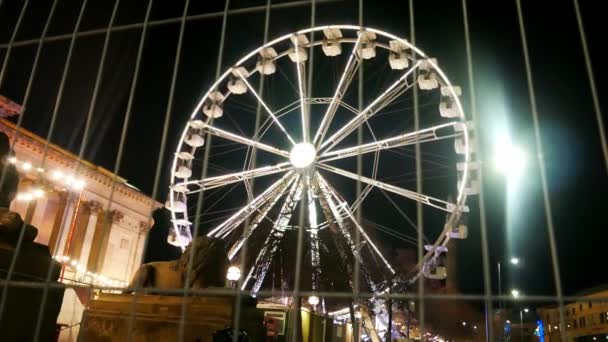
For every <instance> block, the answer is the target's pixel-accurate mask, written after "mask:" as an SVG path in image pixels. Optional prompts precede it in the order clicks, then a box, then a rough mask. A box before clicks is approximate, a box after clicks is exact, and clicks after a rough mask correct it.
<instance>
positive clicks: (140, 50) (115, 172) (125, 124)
mask: <svg viewBox="0 0 608 342" xmlns="http://www.w3.org/2000/svg"><path fill="white" fill-rule="evenodd" d="M153 1H154V0H149V1H148V5H147V8H146V15H145V18H144V25H143V27H142V30H141V34H140V37H139V46H138V48H137V57H136V59H135V66H134V70H133V79H132V81H131V87H130V89H129V99H128V101H127V108H126V110H125V117H124V120H123V124H122V129H121V133H120V140H119V143H118V152H117V154H116V160H115V162H114V169H113V171H112V173H113V174H112V186H111V189H110V195H109V198H108V206H107V209H106V212H107V211H108V209H109V208H110V207H111V205H112V202H113V199H114V192H115V190H116V185H117V178H118V173H119V172H120V166H121V164H122V156H123V152H124V145H125V141H126V138H127V131H128V128H129V123H130V121H131V112H132V110H133V102H134V99H135V91H136V89H137V81H138V79H139V71H140V67H141V60H142V56H143V48H144V43H145V39H146V32H147V29H148V26H147V23H148V21H149V19H150V12H151V9H152V4H153ZM153 202H154V201H153ZM106 222H107V220H106ZM135 246H136V247H137V244H136V245H135ZM145 250H146V242H145V241H144V246H143V248H142V253H143V252H145ZM142 259H143V258H142ZM138 285H139V284H135V286H136V288H137V286H138ZM136 301H137V290H134V293H133V300H132V302H131V305H130V308H129V321H128V322H127V326H128V329H127V331H132V329H131V328H132V325H133V322H134V320H135V319H134V318H135V302H136ZM128 336H129V337H128V339H129V340H131V339H132V337H133V335H132V334H129V335H128Z"/></svg>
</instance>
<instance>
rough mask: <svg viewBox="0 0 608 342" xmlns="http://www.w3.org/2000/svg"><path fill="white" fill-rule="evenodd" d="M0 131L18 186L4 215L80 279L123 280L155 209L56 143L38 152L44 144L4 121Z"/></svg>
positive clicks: (138, 257)
mask: <svg viewBox="0 0 608 342" xmlns="http://www.w3.org/2000/svg"><path fill="white" fill-rule="evenodd" d="M0 131H2V132H4V133H6V134H7V135H8V136H9V137H10V139H11V142H13V141H14V139H15V137H16V136H17V139H16V143H13V146H14V147H13V149H14V152H15V155H14V156H13V157H12V158H11V159H10V162H12V163H15V164H16V166H17V169H18V170H19V173H20V176H21V181H20V184H19V192H18V194H17V197H16V199H15V200H14V201H13V203H12V205H11V210H13V211H16V212H18V213H20V214H21V216H22V217H23V218H24V220H25V221H28V220H30V223H31V224H32V225H33V226H35V227H37V228H38V236H37V238H36V242H38V243H42V244H45V245H48V246H49V249H50V251H51V253H52V255H54V256H55V257H56V258H58V259H59V260H60V261H64V262H66V264H68V267H66V274H68V273H71V274H72V275H73V276H77V277H78V279H79V281H84V282H94V281H95V279H96V278H97V279H99V278H101V279H103V280H104V281H105V282H106V283H109V284H111V285H121V284H124V283H125V282H128V281H129V280H130V278H131V275H132V273H133V272H134V271H135V270H136V269H137V267H138V266H139V264H140V262H141V258H142V255H143V247H144V246H143V245H144V240H145V235H146V233H147V231H148V229H149V227H151V226H152V221H151V218H150V212H151V211H152V210H154V209H156V208H158V207H160V206H162V204H161V203H158V202H156V201H154V200H152V199H151V198H150V197H148V196H147V195H145V194H143V193H142V192H141V191H139V190H138V189H136V188H135V187H133V186H131V185H129V184H128V183H127V181H126V180H125V179H123V178H120V177H119V176H116V175H114V174H112V173H111V172H110V171H108V170H106V169H104V168H102V167H99V166H96V165H93V164H91V163H89V162H87V161H84V160H82V161H80V163H79V162H78V157H77V156H75V155H73V154H72V153H70V152H68V151H66V150H64V149H62V148H60V147H58V146H56V145H53V144H49V145H48V149H47V150H46V151H45V145H46V143H45V140H44V139H43V138H41V137H39V136H37V135H35V134H33V133H31V132H29V131H27V130H25V129H22V128H20V129H18V130H16V127H15V125H14V124H13V123H12V122H10V121H8V120H5V119H0ZM43 158H44V163H42V161H43ZM110 202H111V203H110ZM79 273H82V274H79ZM87 273H88V276H87ZM93 275H96V276H97V277H93ZM110 280H111V282H110Z"/></svg>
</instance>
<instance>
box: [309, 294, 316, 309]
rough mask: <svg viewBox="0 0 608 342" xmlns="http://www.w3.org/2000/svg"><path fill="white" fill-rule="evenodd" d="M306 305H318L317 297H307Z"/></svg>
mask: <svg viewBox="0 0 608 342" xmlns="http://www.w3.org/2000/svg"><path fill="white" fill-rule="evenodd" d="M308 304H310V305H312V306H313V307H315V306H317V304H319V297H317V296H310V297H308Z"/></svg>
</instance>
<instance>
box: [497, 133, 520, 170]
mask: <svg viewBox="0 0 608 342" xmlns="http://www.w3.org/2000/svg"><path fill="white" fill-rule="evenodd" d="M526 159H527V158H526V153H525V152H524V150H522V149H521V148H520V147H519V146H516V145H514V144H513V143H512V142H511V139H509V138H501V139H499V140H498V141H497V143H496V150H495V151H494V167H495V168H496V170H497V171H498V172H500V173H502V174H503V175H505V176H507V177H516V176H519V175H520V174H521V173H522V171H523V170H524V168H525V166H526Z"/></svg>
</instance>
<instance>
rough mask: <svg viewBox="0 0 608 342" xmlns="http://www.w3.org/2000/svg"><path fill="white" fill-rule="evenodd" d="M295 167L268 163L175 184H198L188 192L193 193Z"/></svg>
mask: <svg viewBox="0 0 608 342" xmlns="http://www.w3.org/2000/svg"><path fill="white" fill-rule="evenodd" d="M291 169H293V166H291V163H289V162H283V163H279V164H276V165H268V166H262V167H258V168H256V169H251V170H246V171H242V172H235V173H229V174H226V175H222V176H214V177H207V178H205V179H201V180H190V181H187V182H182V183H177V184H175V186H176V187H177V186H186V187H188V186H197V187H198V188H197V189H194V190H190V191H188V192H186V194H193V193H197V192H201V191H207V190H210V189H214V188H218V187H222V186H225V185H228V184H232V183H236V182H240V181H247V180H249V179H252V178H258V177H263V176H269V175H273V174H275V173H279V172H284V171H289V170H291Z"/></svg>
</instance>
